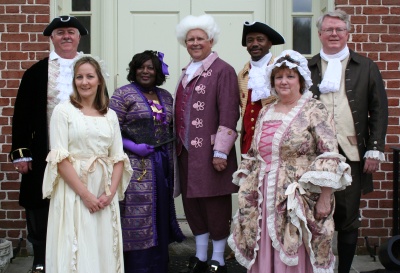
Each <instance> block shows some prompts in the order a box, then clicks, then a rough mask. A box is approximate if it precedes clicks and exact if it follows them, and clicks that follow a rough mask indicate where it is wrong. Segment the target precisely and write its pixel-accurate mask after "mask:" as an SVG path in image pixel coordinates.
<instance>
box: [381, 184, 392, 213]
mask: <svg viewBox="0 0 400 273" xmlns="http://www.w3.org/2000/svg"><path fill="white" fill-rule="evenodd" d="M388 183H389V182H388ZM379 208H381V209H383V208H388V209H392V208H393V200H379Z"/></svg>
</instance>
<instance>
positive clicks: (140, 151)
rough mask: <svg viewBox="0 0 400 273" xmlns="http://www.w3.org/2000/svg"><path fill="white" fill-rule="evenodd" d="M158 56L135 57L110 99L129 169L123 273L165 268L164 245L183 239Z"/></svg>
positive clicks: (168, 104)
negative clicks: (178, 219)
mask: <svg viewBox="0 0 400 273" xmlns="http://www.w3.org/2000/svg"><path fill="white" fill-rule="evenodd" d="M162 59H163V54H162V53H161V52H158V53H157V52H154V51H148V50H147V51H144V52H142V53H138V54H136V55H135V56H133V58H132V61H131V62H130V63H129V73H128V76H127V79H128V81H130V84H128V85H125V86H122V87H120V88H118V89H117V90H115V92H114V94H113V96H112V97H111V100H110V108H111V109H113V110H114V111H115V112H116V113H117V115H118V119H119V123H120V127H121V132H122V136H123V144H124V150H125V152H126V153H127V154H128V156H129V159H130V162H131V165H132V169H133V175H132V178H131V181H130V183H129V186H128V189H127V190H126V193H125V199H124V200H123V201H122V202H120V208H121V225H122V232H123V249H124V263H125V272H126V273H133V272H135V273H167V272H168V261H169V256H168V244H169V243H171V242H175V241H177V242H181V241H182V240H183V239H184V235H183V234H182V231H181V229H180V227H179V224H178V222H177V220H176V212H175V206H174V200H173V185H174V183H173V181H174V179H173V178H174V177H173V176H174V170H173V166H174V164H173V145H172V143H173V140H174V137H173V128H172V120H173V112H172V109H173V108H172V107H173V99H172V96H171V94H170V93H169V92H168V91H166V90H164V89H161V88H159V87H157V86H160V85H162V84H163V83H164V82H165V79H166V75H168V69H167V65H166V64H165V63H164V62H163V61H162Z"/></svg>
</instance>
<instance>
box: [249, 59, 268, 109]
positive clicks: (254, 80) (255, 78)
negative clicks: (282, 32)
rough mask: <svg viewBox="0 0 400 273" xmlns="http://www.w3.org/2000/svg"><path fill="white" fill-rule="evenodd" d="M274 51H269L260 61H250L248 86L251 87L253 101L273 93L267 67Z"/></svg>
mask: <svg viewBox="0 0 400 273" xmlns="http://www.w3.org/2000/svg"><path fill="white" fill-rule="evenodd" d="M271 57H272V53H268V54H267V55H265V56H264V57H262V58H261V59H260V60H259V61H256V62H255V61H250V64H251V69H250V72H249V82H248V83H247V88H248V89H251V90H252V91H251V101H253V102H254V101H258V100H261V99H266V98H268V97H269V96H270V95H271V93H270V90H269V88H268V87H267V85H266V84H265V82H266V73H265V72H266V68H267V66H268V63H269V61H270V60H271Z"/></svg>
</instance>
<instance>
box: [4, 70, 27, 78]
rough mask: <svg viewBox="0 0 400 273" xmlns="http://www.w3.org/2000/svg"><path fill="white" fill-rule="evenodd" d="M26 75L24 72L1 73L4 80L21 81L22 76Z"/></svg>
mask: <svg viewBox="0 0 400 273" xmlns="http://www.w3.org/2000/svg"><path fill="white" fill-rule="evenodd" d="M23 74H24V71H20V70H8V71H7V70H6V71H2V72H1V77H2V78H3V79H20V78H22V75H23Z"/></svg>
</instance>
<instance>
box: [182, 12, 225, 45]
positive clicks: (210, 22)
mask: <svg viewBox="0 0 400 273" xmlns="http://www.w3.org/2000/svg"><path fill="white" fill-rule="evenodd" d="M192 29H201V30H203V31H204V32H205V33H207V36H208V39H210V40H211V39H214V43H213V45H215V44H216V43H217V42H218V37H219V33H220V29H219V27H218V25H217V23H216V22H215V20H214V18H213V17H212V16H211V15H208V14H203V15H200V16H193V15H188V16H186V17H185V18H183V19H182V20H181V21H180V22H179V24H178V25H177V26H176V38H177V39H178V42H179V43H180V44H181V45H183V46H184V47H186V43H185V40H186V34H187V33H188V32H189V31H190V30H192Z"/></svg>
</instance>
